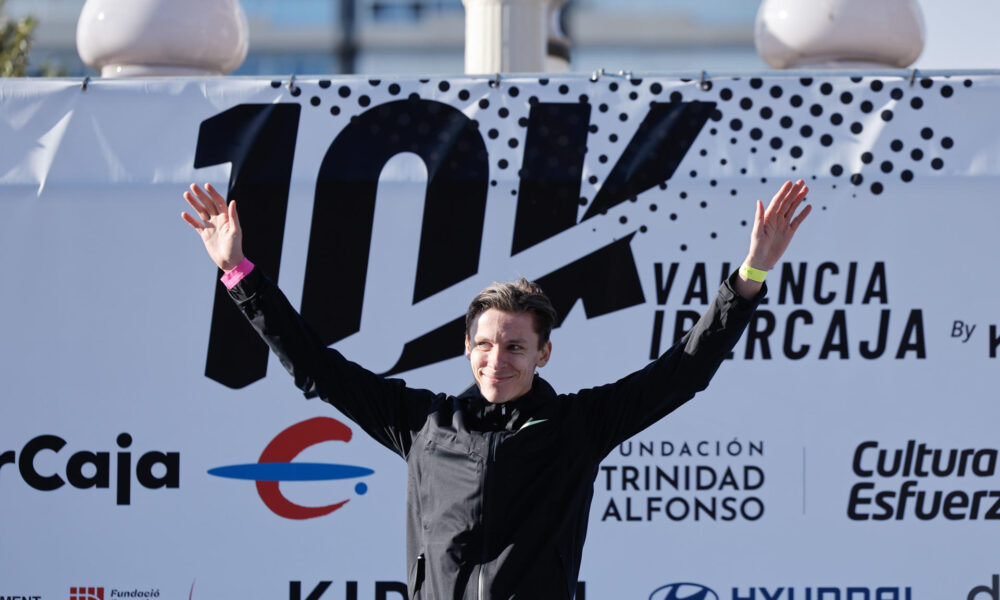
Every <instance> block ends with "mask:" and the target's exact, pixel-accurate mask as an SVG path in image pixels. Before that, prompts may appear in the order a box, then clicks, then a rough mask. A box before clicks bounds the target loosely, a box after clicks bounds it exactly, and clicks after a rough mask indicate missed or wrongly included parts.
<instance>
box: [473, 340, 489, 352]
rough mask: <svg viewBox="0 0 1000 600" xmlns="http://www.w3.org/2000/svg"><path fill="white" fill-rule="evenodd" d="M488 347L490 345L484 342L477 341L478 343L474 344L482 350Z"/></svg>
mask: <svg viewBox="0 0 1000 600" xmlns="http://www.w3.org/2000/svg"><path fill="white" fill-rule="evenodd" d="M489 347H490V345H489V344H487V343H486V342H479V343H478V344H476V348H481V349H483V350H485V349H486V348H489Z"/></svg>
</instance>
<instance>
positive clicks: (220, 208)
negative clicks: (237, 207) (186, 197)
mask: <svg viewBox="0 0 1000 600" xmlns="http://www.w3.org/2000/svg"><path fill="white" fill-rule="evenodd" d="M205 187H206V188H208V189H209V190H210V191H207V192H206V191H205V190H203V189H201V187H199V186H198V184H196V183H192V184H191V187H190V190H191V191H190V192H189V193H191V194H194V196H195V197H197V199H198V201H199V202H200V203H201V205H202V206H203V207H204V209H205V211H206V212H207V213H208V215H209V217H210V218H211V217H214V216H215V215H218V214H221V213H224V212H225V209H226V203H225V201H223V202H222V203H221V204H220V203H219V202H217V201H216V197H218V196H219V193H218V192H215V190H214V189H213V188H212V187H211V186H210V185H208V184H207V183H206V184H205ZM211 192H215V193H214V196H213V194H212V193H211ZM203 218H204V217H203ZM206 220H208V219H206Z"/></svg>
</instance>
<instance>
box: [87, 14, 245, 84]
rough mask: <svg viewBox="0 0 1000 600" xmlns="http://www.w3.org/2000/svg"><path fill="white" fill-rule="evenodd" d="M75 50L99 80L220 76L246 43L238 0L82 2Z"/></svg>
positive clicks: (239, 57)
mask: <svg viewBox="0 0 1000 600" xmlns="http://www.w3.org/2000/svg"><path fill="white" fill-rule="evenodd" d="M76 46H77V51H78V52H79V54H80V58H81V59H82V60H83V62H84V63H86V64H87V65H89V66H91V67H93V68H95V69H98V70H99V71H100V72H101V76H102V77H146V76H159V75H223V74H226V73H230V72H232V71H234V70H236V69H237V68H238V67H239V66H240V65H241V64H242V63H243V60H244V59H245V58H246V55H247V50H248V46H249V39H248V33H247V19H246V14H245V13H244V12H243V8H242V7H241V6H240V3H239V0H87V2H86V3H85V4H84V6H83V10H82V11H81V12H80V19H79V21H78V22H77V29H76Z"/></svg>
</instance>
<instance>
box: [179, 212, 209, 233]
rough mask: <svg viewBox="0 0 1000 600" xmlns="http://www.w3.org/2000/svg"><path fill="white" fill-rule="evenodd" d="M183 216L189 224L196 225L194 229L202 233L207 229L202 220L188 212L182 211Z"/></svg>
mask: <svg viewBox="0 0 1000 600" xmlns="http://www.w3.org/2000/svg"><path fill="white" fill-rule="evenodd" d="M181 218H182V219H184V221H185V222H186V223H187V224H188V225H190V226H191V227H194V230H195V231H197V232H198V233H201V232H202V231H204V230H205V226H204V225H203V224H202V223H201V221H199V220H198V219H196V218H194V217H192V216H191V215H189V214H187V213H186V212H182V213H181Z"/></svg>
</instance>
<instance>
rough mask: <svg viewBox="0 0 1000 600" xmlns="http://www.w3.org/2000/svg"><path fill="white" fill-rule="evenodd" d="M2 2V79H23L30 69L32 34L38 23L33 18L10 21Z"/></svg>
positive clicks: (0, 63)
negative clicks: (29, 54)
mask: <svg viewBox="0 0 1000 600" xmlns="http://www.w3.org/2000/svg"><path fill="white" fill-rule="evenodd" d="M3 5H4V0H0V77H23V76H24V74H25V71H26V70H27V68H28V52H29V51H30V50H31V34H32V32H34V30H35V26H36V25H37V24H38V22H37V21H36V20H35V18H34V17H32V16H27V17H24V18H23V19H19V20H16V21H15V20H13V19H8V18H6V17H5V16H4V15H3Z"/></svg>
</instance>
